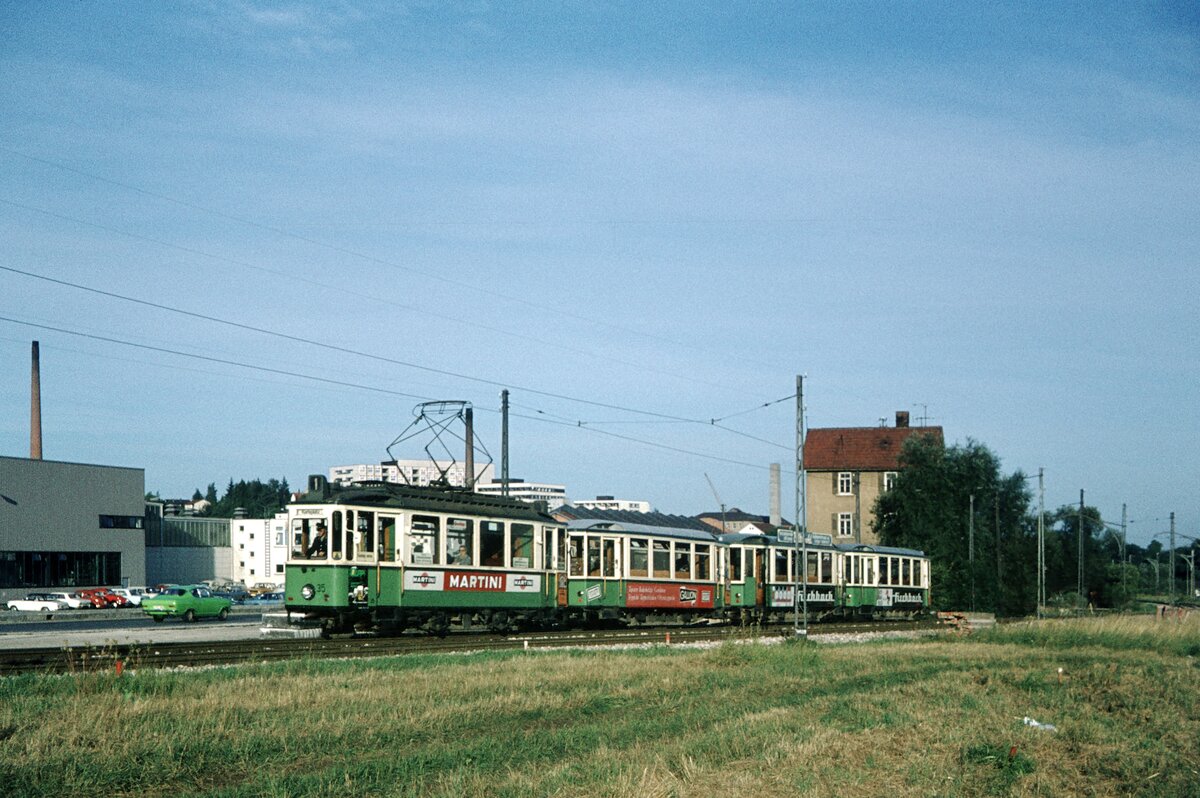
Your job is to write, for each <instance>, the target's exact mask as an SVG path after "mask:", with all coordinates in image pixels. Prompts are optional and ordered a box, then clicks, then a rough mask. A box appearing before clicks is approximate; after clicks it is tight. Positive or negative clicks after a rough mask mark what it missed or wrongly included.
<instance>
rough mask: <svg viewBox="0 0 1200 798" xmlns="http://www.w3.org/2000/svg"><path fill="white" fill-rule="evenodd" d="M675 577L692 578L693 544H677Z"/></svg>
mask: <svg viewBox="0 0 1200 798" xmlns="http://www.w3.org/2000/svg"><path fill="white" fill-rule="evenodd" d="M675 578H676V579H691V578H692V544H691V543H676V544H675Z"/></svg>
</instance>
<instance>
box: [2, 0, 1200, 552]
mask: <svg viewBox="0 0 1200 798" xmlns="http://www.w3.org/2000/svg"><path fill="white" fill-rule="evenodd" d="M1198 34H1200V12H1197V11H1196V7H1195V6H1194V5H1189V4H1184V3H1179V4H1169V3H1168V4H1149V5H1140V4H1125V3H1122V4H1112V5H1099V4H1050V5H1049V6H1048V7H1047V4H1010V5H1005V6H1002V7H992V6H991V5H990V4H988V5H985V4H935V3H921V4H915V3H905V4H901V3H889V4H884V3H848V4H847V3H836V4H834V3H830V4H823V3H817V4H791V3H746V4H728V3H713V4H696V3H679V4H647V3H573V4H557V3H529V4H490V3H466V4H459V5H450V4H442V3H410V4H391V3H350V2H347V3H328V4H326V3H302V2H297V3H255V2H231V3H202V2H192V3H172V4H159V3H144V4H136V3H132V4H131V3H95V4H62V3H39V4H34V3H23V4H22V3H9V4H5V5H4V7H3V8H2V9H0V73H2V74H4V75H5V76H6V79H5V80H4V81H0V237H2V240H3V241H4V244H5V246H4V255H3V258H0V266H4V267H7V269H9V270H12V269H16V270H18V271H20V272H27V273H30V274H33V275H38V277H31V276H28V275H27V274H20V273H17V272H14V271H6V270H0V317H3V318H4V319H5V320H0V373H5V374H7V375H8V376H7V378H5V379H4V380H3V381H0V385H3V390H2V391H0V403H2V408H3V412H0V452H2V453H4V454H9V455H17V456H21V455H24V454H26V453H27V452H28V423H29V417H28V401H29V399H28V377H27V375H28V369H29V342H30V341H31V340H33V339H37V340H39V341H40V342H41V347H42V374H43V418H44V421H43V423H44V428H45V432H44V438H45V455H46V456H47V457H48V458H52V459H62V460H71V461H81V462H101V463H112V464H117V465H126V466H140V467H144V468H145V469H146V482H147V488H148V489H151V490H157V491H160V492H162V493H163V494H165V495H190V494H191V492H192V490H193V489H195V488H197V487H199V488H201V489H203V488H204V486H205V485H207V483H209V482H216V483H217V484H218V486H223V485H224V483H225V482H227V481H228V480H229V479H230V478H233V479H235V480H236V479H243V478H245V479H250V478H255V477H260V478H264V479H265V478H268V477H279V476H286V477H287V478H288V479H289V480H290V481H291V482H292V484H294V485H299V484H300V483H301V482H302V480H303V479H304V476H305V475H306V474H308V473H313V472H323V471H325V470H326V469H327V468H328V467H329V466H332V465H337V464H344V463H353V462H375V461H378V460H380V459H382V458H384V457H385V456H386V453H385V451H384V447H385V446H386V445H387V444H388V443H390V442H391V441H392V439H393V438H395V437H396V436H397V435H398V434H399V433H400V432H401V431H402V430H403V429H404V428H405V427H406V426H407V424H408V422H409V420H410V418H411V409H412V406H413V405H414V404H415V403H416V402H417V401H421V400H422V399H444V398H453V399H465V400H469V401H471V402H473V403H474V404H475V406H476V407H477V408H478V409H479V412H478V413H477V428H478V431H479V433H480V434H481V435H482V436H483V442H484V444H485V445H486V446H487V448H488V449H489V450H490V451H491V452H492V453H493V455H494V456H495V457H496V458H497V459H498V458H499V451H500V440H499V426H500V425H499V417H498V415H497V413H496V412H494V411H495V410H496V409H497V408H498V404H499V400H498V392H499V390H500V387H503V386H507V387H509V388H510V389H511V391H512V402H513V412H514V418H513V419H512V421H511V433H512V441H511V461H512V472H513V475H514V476H517V477H523V478H525V479H529V480H537V481H550V482H560V483H565V484H566V485H567V487H568V491H569V494H570V495H571V496H572V497H575V498H588V497H591V496H594V495H596V494H601V493H603V494H615V495H618V496H622V497H626V498H638V499H646V500H648V501H650V502H652V503H653V504H654V505H655V506H656V507H657V508H658V509H660V510H663V511H666V512H677V513H689V514H691V513H696V512H701V511H704V510H712V509H715V507H716V500H715V499H714V498H713V495H712V492H711V490H710V489H709V485H708V481H707V480H706V479H705V475H708V476H709V477H710V478H711V479H712V481H713V483H714V484H715V485H716V486H717V489H718V492H719V493H720V495H721V499H722V501H724V502H725V503H726V504H727V505H729V506H735V505H736V506H739V507H741V508H743V509H746V510H748V511H754V512H762V513H765V512H766V511H767V502H768V495H767V494H768V490H767V485H768V465H769V463H771V462H782V463H783V464H784V468H785V471H789V472H790V471H791V470H792V459H793V457H794V453H793V451H792V446H793V444H794V436H795V418H794V413H795V405H794V402H790V401H784V402H777V403H773V402H775V400H778V399H781V398H784V397H787V396H788V395H790V394H791V393H792V392H793V391H794V388H795V377H796V375H797V374H799V373H803V374H806V375H807V382H806V386H807V387H806V405H807V408H808V413H807V418H808V422H809V424H810V426H871V425H874V424H877V423H879V419H881V418H887V419H888V420H889V423H890V420H891V419H892V417H893V415H894V413H895V411H896V410H907V411H909V412H911V413H912V415H913V417H914V419H920V418H921V417H922V416H925V417H927V418H928V420H929V423H931V424H939V425H942V426H943V427H944V428H945V431H946V436H947V439H948V440H950V441H952V442H953V441H957V442H964V441H966V440H967V439H968V438H970V439H975V440H978V441H980V442H982V443H984V444H986V445H987V446H989V447H990V448H992V449H993V450H994V451H995V452H996V453H997V454H998V455H999V456H1000V457H1001V458H1002V460H1003V463H1004V467H1005V469H1006V470H1008V471H1011V470H1016V469H1022V470H1024V471H1025V472H1026V473H1036V471H1037V469H1038V468H1039V467H1044V468H1045V469H1046V480H1047V497H1046V501H1047V505H1048V506H1050V507H1054V506H1058V505H1059V504H1063V503H1071V502H1076V501H1078V497H1079V490H1080V489H1081V488H1083V489H1085V490H1086V491H1087V500H1088V503H1089V504H1095V505H1097V506H1099V507H1100V509H1101V511H1102V512H1103V513H1104V515H1105V516H1106V518H1108V519H1109V520H1111V521H1119V520H1120V512H1121V505H1122V503H1126V504H1127V505H1128V507H1129V516H1130V518H1131V519H1133V520H1134V523H1133V524H1132V526H1131V527H1130V530H1131V531H1130V539H1131V540H1134V541H1138V542H1145V541H1146V540H1148V539H1149V538H1150V536H1151V535H1154V534H1156V533H1158V532H1161V531H1163V530H1165V529H1166V528H1167V520H1166V519H1167V517H1168V514H1169V513H1170V512H1175V513H1176V516H1177V525H1178V530H1179V532H1180V533H1181V534H1187V535H1200V529H1197V527H1198V526H1200V500H1198V499H1197V490H1196V488H1195V485H1194V483H1195V482H1196V480H1197V478H1198V476H1200V434H1198V431H1200V423H1198V422H1197V421H1196V420H1195V419H1194V418H1193V417H1192V416H1191V410H1192V409H1194V407H1195V405H1196V400H1195V392H1196V386H1197V384H1200V379H1198V378H1200V373H1198V372H1200V369H1198V367H1197V356H1196V353H1197V344H1198V343H1200V330H1198V326H1200V321H1198V320H1197V319H1198V315H1197V313H1196V302H1195V297H1196V295H1197V288H1198V287H1200V286H1198V282H1200V280H1198V278H1197V277H1196V274H1195V266H1196V263H1197V254H1198V253H1200V225H1198V224H1197V222H1198V220H1197V207H1200V206H1198V204H1197V201H1196V200H1197V197H1196V194H1197V188H1196V187H1197V186H1198V185H1200V157H1198V156H1200V146H1198V144H1197V142H1200V103H1198V93H1197V87H1198V86H1200V80H1198V78H1200V36H1198ZM39 277H40V278H51V279H53V280H59V281H64V282H68V283H75V284H78V285H82V286H86V287H88V288H92V289H99V290H103V291H108V292H111V293H113V294H118V295H121V296H125V297H131V298H135V299H139V300H143V301H145V302H151V303H158V304H162V305H169V306H170V307H172V308H176V309H179V310H184V311H188V312H190V313H195V314H202V315H206V316H211V317H217V318H221V319H225V320H228V321H230V322H235V323H237V324H241V325H246V326H250V327H257V328H261V329H264V330H270V331H272V332H275V333H279V334H282V335H287V336H294V337H297V338H304V339H310V340H315V341H319V342H321V343H325V344H328V345H331V346H336V347H342V348H343V349H350V350H354V352H358V353H362V354H365V355H371V356H374V357H364V356H362V354H351V353H348V352H345V351H332V350H330V349H328V348H320V347H314V346H312V345H309V344H304V343H301V342H298V341H294V340H287V339H284V338H280V337H279V336H272V335H265V334H262V333H258V332H254V331H252V330H247V329H245V328H237V327H232V326H229V325H222V324H217V323H214V322H212V321H206V320H203V319H199V318H196V317H194V316H193V317H189V316H185V315H181V314H179V313H175V312H170V311H167V310H164V309H160V308H155V307H150V306H147V305H138V304H134V303H131V302H128V301H125V300H121V299H118V298H115V297H111V296H103V295H100V294H96V293H94V292H91V293H89V292H87V291H83V290H80V289H77V288H71V287H69V286H65V285H62V284H60V283H52V282H48V281H47V280H46V279H39ZM34 325H42V326H40V327H39V326H34ZM47 328H54V329H47ZM68 331H69V332H68ZM71 333H84V334H85V335H87V336H92V337H81V336H79V335H73V334H71ZM104 338H110V339H119V340H121V341H128V342H132V343H137V344H140V345H141V346H142V348H136V347H130V346H124V345H120V344H117V343H113V342H110V341H105V340H100V339H104ZM146 347H152V348H146ZM160 350H171V351H173V352H187V353H191V354H193V355H201V356H203V357H205V358H210V359H209V360H203V359H199V358H196V357H190V358H189V357H182V356H180V355H177V354H170V353H169V352H165V351H160ZM216 361H238V362H243V363H247V364H251V365H254V366H257V367H258V368H257V369H246V368H240V367H237V366H233V365H230V364H228V363H222V362H216ZM422 367H424V368H422ZM264 369H273V370H274V371H265V370H264ZM279 372H284V373H279ZM299 374H303V375H310V376H314V377H319V378H320V380H323V381H316V380H311V379H305V378H302V377H298V376H292V375H299ZM578 400H585V401H578ZM587 402H591V403H593V404H588V403H587ZM768 403H773V404H769V406H767V407H762V406H763V405H767V404H768ZM755 408H757V409H755ZM631 410H637V411H642V412H639V413H633V412H630V411H631ZM751 410H752V412H743V411H751ZM731 414H737V415H734V416H733V417H730V418H728V419H727V420H726V421H724V422H722V425H721V426H723V427H726V428H727V429H722V428H720V427H717V426H714V425H712V424H705V423H703V422H705V421H707V420H710V419H718V418H724V417H726V416H730V415H731ZM687 420H691V421H690V422H689V421H687ZM616 436H622V437H616ZM413 454H415V452H414V453H413ZM792 493H793V492H792V488H791V486H790V485H788V486H787V487H785V490H784V494H785V501H784V506H785V514H786V515H788V516H789V517H790V516H791V515H793V513H794V505H793V501H792Z"/></svg>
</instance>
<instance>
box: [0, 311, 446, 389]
mask: <svg viewBox="0 0 1200 798" xmlns="http://www.w3.org/2000/svg"><path fill="white" fill-rule="evenodd" d="M0 321H7V322H10V323H12V324H23V325H25V326H27V327H37V328H38V329H40V330H50V331H51V332H58V333H62V334H64V335H74V336H78V337H80V338H89V339H91V340H93V341H104V342H105V343H110V344H120V345H121V346H132V347H135V348H137V349H145V350H147V351H150V352H161V353H163V354H168V355H177V356H179V357H190V358H195V359H196V360H205V361H208V362H209V363H221V364H223V365H226V366H237V367H238V368H244V369H254V370H255V371H265V372H268V373H270V374H282V375H284V376H286V377H298V378H300V379H305V380H312V381H313V382H322V383H328V384H330V385H342V386H345V387H347V388H358V389H360V390H364V391H374V392H376V393H385V394H390V395H392V396H403V397H405V398H408V399H420V400H422V401H428V399H429V397H426V396H418V395H416V394H411V393H404V392H403V391H393V390H389V389H387V388H378V387H375V386H372V385H360V384H358V383H353V382H346V381H345V380H334V379H330V378H328V377H318V376H316V375H313V374H303V373H301V372H298V371H288V370H286V369H277V368H272V367H270V366H259V365H255V364H253V363H243V362H241V361H238V360H228V359H226V358H220V357H213V356H212V355H201V354H197V353H195V352H184V351H181V350H178V349H168V348H167V347H164V346H153V345H151V344H139V343H135V342H133V341H123V340H121V339H120V338H110V337H108V336H105V335H95V334H94V333H85V332H79V331H77V330H68V329H66V328H64V327H55V326H53V325H50V324H38V323H36V322H32V321H22V320H21V319H13V318H10V317H8V316H0Z"/></svg>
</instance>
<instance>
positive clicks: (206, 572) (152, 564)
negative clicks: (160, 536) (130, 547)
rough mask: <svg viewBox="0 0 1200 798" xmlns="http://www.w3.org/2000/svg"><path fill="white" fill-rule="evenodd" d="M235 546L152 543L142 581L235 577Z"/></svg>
mask: <svg viewBox="0 0 1200 798" xmlns="http://www.w3.org/2000/svg"><path fill="white" fill-rule="evenodd" d="M233 578H234V574H233V549H232V548H230V547H228V546H218V547H212V546H149V547H147V548H146V581H145V582H144V583H142V584H147V585H159V584H177V585H190V584H195V583H196V582H202V581H204V580H205V579H233Z"/></svg>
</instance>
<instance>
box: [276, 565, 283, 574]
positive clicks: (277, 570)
mask: <svg viewBox="0 0 1200 798" xmlns="http://www.w3.org/2000/svg"><path fill="white" fill-rule="evenodd" d="M275 573H277V574H281V573H283V563H276V564H275Z"/></svg>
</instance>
